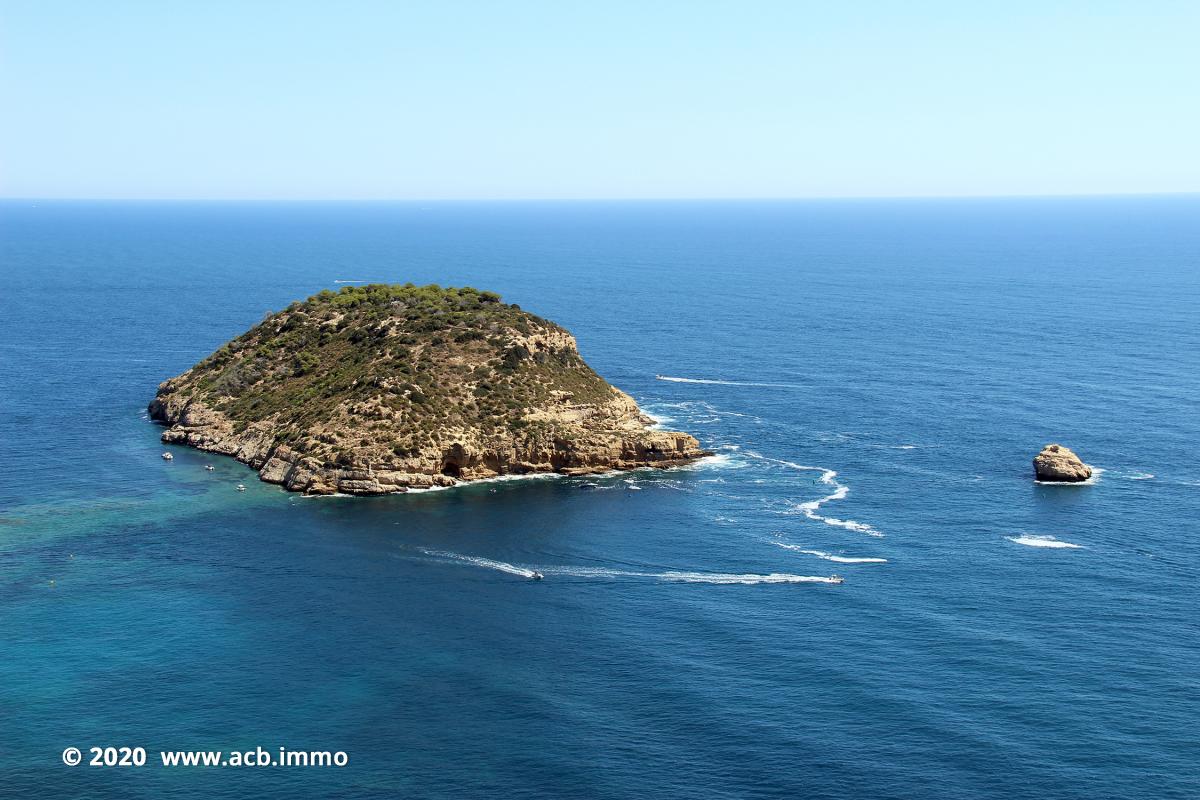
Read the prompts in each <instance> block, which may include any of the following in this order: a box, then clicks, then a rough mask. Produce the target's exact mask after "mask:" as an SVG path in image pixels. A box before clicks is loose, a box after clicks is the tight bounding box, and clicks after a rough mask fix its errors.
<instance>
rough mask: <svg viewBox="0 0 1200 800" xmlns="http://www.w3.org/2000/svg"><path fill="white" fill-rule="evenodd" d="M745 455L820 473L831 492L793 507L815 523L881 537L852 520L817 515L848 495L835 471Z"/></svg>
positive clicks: (876, 532) (875, 530)
mask: <svg viewBox="0 0 1200 800" xmlns="http://www.w3.org/2000/svg"><path fill="white" fill-rule="evenodd" d="M746 455H748V456H751V457H753V458H758V459H761V460H763V461H769V462H771V463H772V464H782V465H783V466H785V467H788V468H790V469H794V470H800V471H805V472H820V473H821V477H820V479H819V480H820V481H821V483H823V484H825V485H826V486H831V487H833V491H832V492H830V493H829V494H827V495H825V496H824V497H821V498H818V499H817V500H809V501H808V502H807V503H794V504H793V507H794V508H795V509H796V510H797V511H799V512H800V513H802V514H804V516H806V517H808V518H809V519H811V520H815V521H817V522H824V523H825V524H826V525H833V526H835V527H838V528H845V529H846V530H848V531H854V532H856V533H865V534H866V535H867V536H877V537H882V536H883V531H881V530H879V529H878V528H875V527H874V526H872V525H868V524H867V523H865V522H856V521H855V520H852V519H838V518H837V517H827V516H825V515H824V514H820V513H818V511H819V509H820V508H821V506H823V505H825V504H826V503H832V502H834V501H837V500H842V499H844V498H845V497H846V495H848V494H850V487H849V486H846V485H845V484H843V483H839V482H838V479H837V470H834V469H827V468H825V467H810V466H806V465H804V464H797V463H795V462H793V461H784V460H782V459H779V458H771V457H769V456H764V455H761V454H759V453H755V452H753V451H751V450H747V451H746Z"/></svg>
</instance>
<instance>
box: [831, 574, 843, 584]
mask: <svg viewBox="0 0 1200 800" xmlns="http://www.w3.org/2000/svg"><path fill="white" fill-rule="evenodd" d="M829 582H830V583H845V582H846V579H845V578H843V577H842V576H841V575H830V576H829Z"/></svg>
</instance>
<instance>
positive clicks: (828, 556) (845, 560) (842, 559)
mask: <svg viewBox="0 0 1200 800" xmlns="http://www.w3.org/2000/svg"><path fill="white" fill-rule="evenodd" d="M775 545H776V546H777V547H782V548H783V549H784V550H795V551H796V552H797V553H804V554H805V555H809V556H816V557H817V558H823V559H825V560H826V561H834V562H836V563H838V564H886V563H887V559H886V558H852V557H850V556H837V555H834V554H832V553H826V552H824V551H822V550H805V549H804V548H803V547H801V546H800V545H798V544H787V543H786V542H775Z"/></svg>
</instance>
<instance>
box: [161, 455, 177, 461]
mask: <svg viewBox="0 0 1200 800" xmlns="http://www.w3.org/2000/svg"><path fill="white" fill-rule="evenodd" d="M173 458H175V456H173V455H171V454H170V453H163V461H170V460H171V459H173Z"/></svg>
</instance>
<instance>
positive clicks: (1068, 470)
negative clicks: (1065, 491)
mask: <svg viewBox="0 0 1200 800" xmlns="http://www.w3.org/2000/svg"><path fill="white" fill-rule="evenodd" d="M1033 474H1034V477H1035V478H1036V479H1037V480H1039V481H1043V482H1045V483H1082V482H1083V481H1086V480H1087V479H1088V478H1090V477H1092V468H1091V467H1089V466H1088V465H1087V464H1085V463H1083V459H1081V458H1080V457H1079V456H1077V455H1075V453H1074V451H1072V450H1071V449H1070V448H1068V447H1064V446H1063V445H1061V444H1048V445H1046V446H1045V447H1043V448H1042V451H1041V452H1040V453H1038V454H1037V455H1036V456H1034V457H1033Z"/></svg>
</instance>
